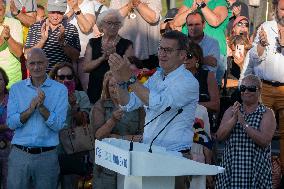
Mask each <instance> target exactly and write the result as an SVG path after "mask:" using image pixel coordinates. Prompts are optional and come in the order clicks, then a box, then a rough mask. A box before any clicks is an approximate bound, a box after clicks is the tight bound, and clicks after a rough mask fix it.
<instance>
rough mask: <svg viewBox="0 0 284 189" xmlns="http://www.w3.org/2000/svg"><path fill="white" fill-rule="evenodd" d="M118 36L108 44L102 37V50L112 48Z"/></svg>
mask: <svg viewBox="0 0 284 189" xmlns="http://www.w3.org/2000/svg"><path fill="white" fill-rule="evenodd" d="M118 39H119V36H118V35H116V37H115V39H114V40H113V41H110V42H106V41H105V38H104V36H103V37H102V47H103V49H107V48H114V47H115V46H116V44H117V42H118Z"/></svg>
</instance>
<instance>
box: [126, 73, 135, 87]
mask: <svg viewBox="0 0 284 189" xmlns="http://www.w3.org/2000/svg"><path fill="white" fill-rule="evenodd" d="M136 81H137V77H136V75H132V76H131V77H130V78H129V80H128V81H127V85H128V86H129V85H132V84H134V83H135V82H136Z"/></svg>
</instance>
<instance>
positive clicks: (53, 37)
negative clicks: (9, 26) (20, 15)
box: [25, 20, 81, 72]
mask: <svg viewBox="0 0 284 189" xmlns="http://www.w3.org/2000/svg"><path fill="white" fill-rule="evenodd" d="M44 22H45V20H43V21H41V22H36V23H34V24H33V25H32V26H31V27H30V29H29V33H28V36H27V40H26V44H25V48H26V49H28V48H31V47H33V46H35V45H36V44H37V43H38V42H39V41H40V39H41V27H42V25H43V24H44ZM62 25H63V26H64V28H65V41H66V42H67V43H68V45H70V46H72V47H73V48H76V49H77V50H79V51H81V46H80V40H79V34H78V30H77V28H76V27H75V26H74V25H73V24H70V23H67V22H66V20H63V21H62ZM58 36H59V27H57V28H56V29H55V30H54V31H52V30H51V28H49V31H48V39H47V41H46V42H45V44H44V46H43V51H44V52H45V54H46V56H47V58H48V60H49V65H48V69H47V72H49V71H50V70H51V69H52V67H53V66H54V65H55V64H56V63H59V62H70V63H71V59H70V58H68V57H67V56H66V54H65V53H64V50H63V47H62V46H61V45H59V43H58Z"/></svg>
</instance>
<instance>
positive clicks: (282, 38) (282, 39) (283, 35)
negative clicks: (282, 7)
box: [278, 28, 284, 47]
mask: <svg viewBox="0 0 284 189" xmlns="http://www.w3.org/2000/svg"><path fill="white" fill-rule="evenodd" d="M278 33H279V37H278V40H279V44H280V46H281V47H284V29H283V28H281V29H279V31H278Z"/></svg>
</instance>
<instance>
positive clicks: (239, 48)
mask: <svg viewBox="0 0 284 189" xmlns="http://www.w3.org/2000/svg"><path fill="white" fill-rule="evenodd" d="M244 51H245V46H244V45H236V50H235V56H236V57H237V58H241V56H244Z"/></svg>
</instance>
